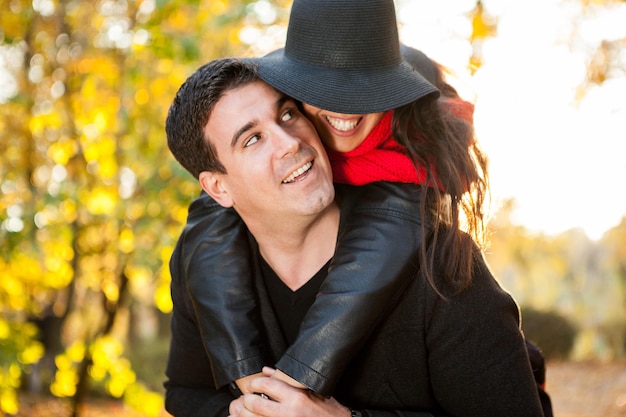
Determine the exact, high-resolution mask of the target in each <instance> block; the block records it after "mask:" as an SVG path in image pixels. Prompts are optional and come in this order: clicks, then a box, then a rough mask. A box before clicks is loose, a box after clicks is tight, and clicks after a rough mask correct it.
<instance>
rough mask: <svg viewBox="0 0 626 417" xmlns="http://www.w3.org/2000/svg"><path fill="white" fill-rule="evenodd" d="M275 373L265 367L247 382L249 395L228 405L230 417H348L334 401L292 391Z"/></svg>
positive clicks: (346, 411)
mask: <svg viewBox="0 0 626 417" xmlns="http://www.w3.org/2000/svg"><path fill="white" fill-rule="evenodd" d="M274 372H275V371H274V370H273V369H271V368H264V369H263V376H261V377H258V378H254V379H251V380H250V381H249V384H248V386H247V391H248V393H247V394H245V395H243V396H241V397H239V398H238V399H236V400H234V401H233V402H231V403H230V408H229V412H230V415H231V417H350V410H349V409H348V408H347V407H344V406H343V405H341V404H339V403H338V402H337V400H335V399H334V398H324V397H322V396H319V395H317V394H315V393H313V392H311V391H308V390H304V389H300V388H294V387H292V386H290V385H289V384H288V383H286V382H283V381H281V380H279V379H277V378H273V377H272V375H273V373H274ZM253 393H255V394H253ZM259 394H265V395H266V396H267V397H268V398H264V397H262V396H261V395H259Z"/></svg>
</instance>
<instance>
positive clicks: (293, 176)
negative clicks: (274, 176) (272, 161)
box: [283, 161, 313, 184]
mask: <svg viewBox="0 0 626 417" xmlns="http://www.w3.org/2000/svg"><path fill="white" fill-rule="evenodd" d="M312 166H313V162H312V161H309V162H307V163H306V164H304V165H302V166H301V167H300V168H298V169H296V170H295V171H293V172H292V173H291V175H289V176H288V177H287V178H286V179H285V180H283V184H288V183H290V182H294V181H295V180H296V179H297V178H298V177H299V176H301V175H302V174H304V173H305V172H308V171H309V170H310V169H311V167H312Z"/></svg>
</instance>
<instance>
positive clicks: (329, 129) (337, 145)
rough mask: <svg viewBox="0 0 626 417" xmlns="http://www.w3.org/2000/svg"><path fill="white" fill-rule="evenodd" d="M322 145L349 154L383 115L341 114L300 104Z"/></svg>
mask: <svg viewBox="0 0 626 417" xmlns="http://www.w3.org/2000/svg"><path fill="white" fill-rule="evenodd" d="M302 106H303V109H304V113H305V114H306V116H307V117H308V118H309V119H310V120H311V121H312V122H313V124H314V125H315V128H316V129H317V132H318V133H319V135H320V137H321V138H322V141H323V142H324V145H326V147H327V148H329V149H332V150H333V151H336V152H349V151H351V150H353V149H354V148H356V147H357V146H359V145H360V144H361V142H363V140H364V139H365V138H366V137H367V135H369V133H370V132H371V131H372V129H374V127H375V126H376V125H377V124H378V122H380V119H382V118H383V115H384V113H383V112H381V113H370V114H342V113H333V112H331V111H327V110H322V109H320V108H319V107H314V106H311V105H310V104H304V103H303V104H302Z"/></svg>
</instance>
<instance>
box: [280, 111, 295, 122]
mask: <svg viewBox="0 0 626 417" xmlns="http://www.w3.org/2000/svg"><path fill="white" fill-rule="evenodd" d="M294 113H295V111H294V110H293V109H290V110H287V111H286V112H284V113H283V115H282V117H281V118H280V120H281V121H283V122H287V121H289V120H291V119H293V117H294Z"/></svg>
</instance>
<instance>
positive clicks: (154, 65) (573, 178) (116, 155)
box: [0, 0, 626, 417]
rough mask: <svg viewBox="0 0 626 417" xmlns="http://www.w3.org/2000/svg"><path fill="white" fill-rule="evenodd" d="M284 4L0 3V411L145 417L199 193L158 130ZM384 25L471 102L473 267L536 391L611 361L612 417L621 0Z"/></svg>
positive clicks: (623, 181)
mask: <svg viewBox="0 0 626 417" xmlns="http://www.w3.org/2000/svg"><path fill="white" fill-rule="evenodd" d="M290 4H291V1H288V0H272V1H270V0H258V1H253V0H232V1H225V0H186V1H185V0H172V1H166V0H98V1H96V0H94V1H78V0H32V1H27V0H0V190H1V193H0V244H1V253H0V311H1V313H2V314H1V316H0V414H1V413H4V414H5V415H28V416H29V417H34V416H35V415H36V414H37V413H35V412H34V411H32V410H33V409H34V408H32V407H35V404H36V403H37V401H39V402H42V403H43V402H45V403H46V404H48V403H47V401H48V400H49V399H50V398H52V399H63V400H62V402H61V404H63V407H64V408H63V409H62V411H59V410H56V411H53V410H54V406H46V407H47V410H48V411H49V413H48V414H49V415H58V416H61V415H68V416H69V415H73V416H79V415H82V416H85V415H87V414H85V413H84V412H83V413H82V414H81V410H83V409H84V408H81V407H82V405H84V404H87V403H90V402H92V403H93V402H94V401H98V400H101V399H119V403H120V404H123V405H122V407H123V410H126V411H124V412H126V413H136V414H117V412H116V411H115V410H113V409H108V412H107V414H108V415H109V416H116V415H133V416H134V415H141V416H149V417H155V416H159V415H163V411H162V410H163V388H162V383H163V380H164V374H163V372H164V368H165V360H166V355H167V349H168V341H169V316H168V314H169V312H170V310H171V300H170V296H169V279H170V277H169V271H168V262H169V257H170V255H171V252H172V250H173V246H174V244H175V242H176V239H177V237H178V235H179V233H180V231H181V229H182V226H183V224H184V222H185V217H186V212H187V206H188V204H189V203H190V201H191V200H192V199H193V198H194V197H195V196H196V195H197V194H198V192H199V186H198V185H197V183H196V181H195V179H193V178H191V176H189V174H187V172H186V171H184V170H183V169H182V168H181V167H180V166H179V165H178V164H177V163H176V162H175V161H174V159H173V158H172V157H171V155H170V153H169V151H168V149H167V146H166V142H165V134H164V120H165V115H166V112H167V109H168V106H169V104H170V102H171V100H172V98H173V96H174V94H175V92H176V91H177V89H178V87H179V86H180V85H181V84H182V82H183V81H184V80H185V79H186V77H187V76H189V75H190V74H191V73H192V72H193V71H194V70H195V69H196V68H197V67H198V66H200V65H201V64H202V63H204V62H206V61H208V60H210V59H212V58H216V57H223V56H255V55H261V54H264V53H266V52H269V51H271V50H273V49H275V48H277V47H280V46H282V44H283V43H284V37H285V29H286V21H287V19H288V17H289V10H290ZM396 8H397V11H398V19H399V25H400V34H401V40H402V41H403V42H404V43H406V44H409V45H411V46H414V47H416V48H418V49H421V50H423V51H424V52H425V53H426V54H428V55H429V56H430V57H431V58H434V59H435V60H437V61H439V62H440V63H442V64H444V65H445V66H447V67H448V68H449V69H450V81H451V82H452V83H453V84H454V85H455V86H456V87H457V88H458V90H459V91H460V92H461V94H462V95H463V96H464V97H466V98H467V99H469V100H471V101H473V102H474V103H475V104H476V114H475V118H476V128H477V134H478V138H479V140H480V141H481V143H482V144H483V148H484V149H485V151H486V152H487V154H488V155H489V157H490V160H491V176H492V182H493V201H492V210H493V218H492V220H491V222H490V233H491V236H490V237H491V245H490V246H489V248H487V251H486V252H487V257H488V260H489V262H490V264H491V267H492V269H493V271H494V273H495V275H496V276H497V278H498V279H499V281H500V282H501V283H502V285H503V286H504V287H505V288H506V289H507V290H509V291H510V292H511V293H512V294H513V295H514V296H515V298H516V299H517V301H518V302H519V304H520V306H521V308H522V312H523V315H524V324H523V326H524V330H525V332H526V334H527V336H528V337H529V338H530V339H533V340H534V341H536V342H537V343H538V344H539V345H540V346H541V347H542V349H543V351H544V354H545V355H546V357H547V358H548V360H549V363H550V366H551V367H549V368H548V378H550V372H551V370H550V369H555V370H558V369H561V367H562V366H564V364H574V365H578V366H579V369H582V370H583V372H585V373H584V375H587V376H589V375H591V374H590V373H589V372H593V370H594V369H595V370H597V369H604V367H607V366H610V365H612V364H617V366H618V368H617V371H615V368H611V369H612V372H613V373H611V374H610V375H611V376H610V378H611V379H612V380H613V381H617V382H619V381H621V383H622V385H621V386H622V387H623V389H622V391H619V390H617V391H616V392H615V393H614V397H611V401H612V404H613V406H614V408H612V410H618V409H619V410H621V411H619V410H618V411H614V412H615V413H618V414H610V413H608V412H606V411H602V410H600V409H598V414H595V415H597V416H604V417H606V416H609V415H626V371H625V369H626V367H624V366H623V364H624V362H625V361H624V359H625V352H626V314H625V310H626V217H625V215H626V193H625V192H624V189H625V186H626V159H625V158H624V156H625V155H626V152H625V151H626V48H624V46H625V45H626V2H625V1H614V0H613V1H612V0H525V1H516V0H490V1H486V0H485V1H476V0H442V1H437V2H435V1H426V0H396ZM620 366H621V368H620ZM568 369H569V368H568ZM559 375H561V377H562V383H563V384H565V385H567V384H568V383H569V384H573V383H574V382H573V381H572V380H571V378H572V376H571V375H573V374H567V372H565V373H563V372H562V373H561V374H559ZM581 375H582V374H581ZM568 378H570V380H568ZM593 381H594V380H593V378H588V381H586V383H587V385H584V384H583V385H584V386H585V388H584V389H585V390H587V391H588V392H589V393H590V394H594V396H595V398H599V396H601V393H598V392H596V389H600V388H602V387H605V388H606V389H605V390H604V391H602V392H605V391H607V390H611V386H610V381H605V380H602V379H601V380H600V381H599V382H598V384H600V385H598V384H596V385H593V383H594V382H593ZM588 384H592V385H588ZM603 384H609V385H607V386H605V385H603ZM598 386H599V387H600V388H598ZM563 388H564V387H563V386H561V387H560V389H563ZM618 391H619V392H618ZM563 395H565V394H563ZM567 395H569V394H567ZM571 395H572V396H575V395H576V394H575V393H571ZM33 398H34V399H33ZM46 398H47V399H46ZM55 404H56V403H55ZM27 406H28V407H31V408H30V410H31V411H29V413H30V414H23V413H25V411H24V408H25V407H27ZM556 411H557V413H556V415H557V416H559V415H560V416H563V417H566V416H569V415H571V416H574V414H566V413H562V414H559V413H558V408H557V410H556ZM20 413H22V414H20ZM621 413H623V414H621ZM44 414H45V413H44ZM44 414H41V415H44ZM37 415H39V414H37ZM103 415H104V414H103ZM577 415H578V414H577ZM580 415H583V414H580ZM587 415H592V414H585V416H587Z"/></svg>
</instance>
